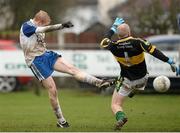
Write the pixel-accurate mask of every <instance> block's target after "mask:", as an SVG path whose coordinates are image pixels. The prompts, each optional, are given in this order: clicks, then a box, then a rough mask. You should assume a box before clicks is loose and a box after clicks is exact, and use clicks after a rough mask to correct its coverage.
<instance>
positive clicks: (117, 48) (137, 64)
mask: <svg viewBox="0 0 180 133" xmlns="http://www.w3.org/2000/svg"><path fill="white" fill-rule="evenodd" d="M101 46H102V47H104V48H106V49H108V50H110V51H111V52H112V54H113V55H114V57H115V58H116V60H117V62H118V63H119V64H120V67H121V76H122V77H126V78H128V79H129V80H136V79H140V78H142V77H144V76H145V75H146V74H147V68H146V62H145V56H144V52H147V53H149V54H151V55H153V56H155V57H156V58H158V59H160V60H162V61H164V62H167V61H168V59H169V58H168V57H166V56H165V55H164V54H163V53H162V52H160V51H159V50H157V49H156V47H155V46H154V45H152V44H150V43H149V42H147V41H146V40H143V39H141V38H134V37H127V38H124V39H121V40H118V41H114V42H113V41H111V40H110V39H109V38H104V39H103V40H102V41H101Z"/></svg>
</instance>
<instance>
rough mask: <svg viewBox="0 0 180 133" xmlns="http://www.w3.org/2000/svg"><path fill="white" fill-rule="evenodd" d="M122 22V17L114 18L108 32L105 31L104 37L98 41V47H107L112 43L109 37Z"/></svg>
mask: <svg viewBox="0 0 180 133" xmlns="http://www.w3.org/2000/svg"><path fill="white" fill-rule="evenodd" d="M123 23H124V19H122V18H118V17H117V18H116V19H115V20H114V23H113V24H112V26H111V28H110V30H109V31H108V32H106V33H105V35H104V38H103V39H102V41H101V43H100V47H102V48H106V49H107V48H108V46H109V44H110V43H112V42H111V37H112V36H113V35H114V34H115V33H117V27H118V26H119V25H121V24H123Z"/></svg>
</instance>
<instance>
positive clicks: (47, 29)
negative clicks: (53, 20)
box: [35, 22, 74, 33]
mask: <svg viewBox="0 0 180 133" xmlns="http://www.w3.org/2000/svg"><path fill="white" fill-rule="evenodd" d="M73 26H74V25H73V24H72V23H71V22H66V23H62V24H55V25H48V26H44V27H37V28H36V31H35V32H36V33H42V32H43V33H44V32H51V31H55V30H60V29H64V28H71V27H73Z"/></svg>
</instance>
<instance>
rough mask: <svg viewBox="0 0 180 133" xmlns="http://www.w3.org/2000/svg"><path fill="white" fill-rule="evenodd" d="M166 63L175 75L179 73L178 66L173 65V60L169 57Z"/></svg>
mask: <svg viewBox="0 0 180 133" xmlns="http://www.w3.org/2000/svg"><path fill="white" fill-rule="evenodd" d="M167 63H168V64H169V65H170V66H171V70H172V71H173V72H175V73H176V75H177V76H178V75H179V74H180V71H179V68H178V67H177V66H176V65H175V62H174V61H173V60H172V59H171V58H169V60H168V61H167Z"/></svg>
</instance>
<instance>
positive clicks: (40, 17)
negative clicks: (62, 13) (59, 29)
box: [33, 10, 51, 26]
mask: <svg viewBox="0 0 180 133" xmlns="http://www.w3.org/2000/svg"><path fill="white" fill-rule="evenodd" d="M33 20H34V22H35V23H36V24H37V25H38V26H46V25H49V24H50V23H51V18H50V16H49V14H48V13H47V12H45V11H43V10H40V11H39V12H37V13H36V14H35V16H34V18H33Z"/></svg>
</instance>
